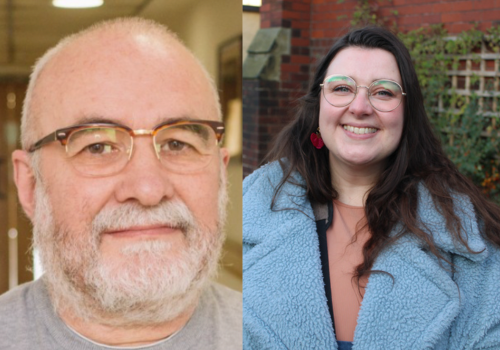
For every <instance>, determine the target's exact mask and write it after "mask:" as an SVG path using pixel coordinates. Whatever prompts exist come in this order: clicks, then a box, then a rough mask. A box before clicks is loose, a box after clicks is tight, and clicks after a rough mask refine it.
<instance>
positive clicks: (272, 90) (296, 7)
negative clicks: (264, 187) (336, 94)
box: [243, 0, 311, 176]
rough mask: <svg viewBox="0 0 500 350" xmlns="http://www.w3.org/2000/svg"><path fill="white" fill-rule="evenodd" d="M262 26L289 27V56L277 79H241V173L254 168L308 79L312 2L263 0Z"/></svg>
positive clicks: (284, 58)
mask: <svg viewBox="0 0 500 350" xmlns="http://www.w3.org/2000/svg"><path fill="white" fill-rule="evenodd" d="M260 14H261V28H271V27H282V28H290V29H291V31H292V33H291V34H292V35H291V39H290V40H291V50H290V55H283V56H282V58H281V65H280V81H265V80H259V79H255V80H254V79H244V80H243V125H244V127H243V175H244V176H246V175H248V174H249V173H251V172H252V171H253V170H254V169H256V168H257V167H258V166H259V165H260V164H261V162H262V160H263V159H264V157H265V155H266V154H267V152H268V150H269V146H270V144H271V142H272V140H273V138H274V136H276V134H277V133H278V132H279V131H280V130H281V128H282V127H283V125H285V124H286V123H287V122H288V121H289V120H290V117H291V110H292V107H293V105H294V104H295V101H296V99H297V98H299V97H300V96H303V95H304V93H305V92H306V90H307V85H308V82H309V70H310V63H311V58H310V57H311V56H310V46H311V34H310V30H309V28H310V26H311V22H310V17H311V4H310V2H308V1H297V0H283V1H275V0H263V1H262V6H261V8H260Z"/></svg>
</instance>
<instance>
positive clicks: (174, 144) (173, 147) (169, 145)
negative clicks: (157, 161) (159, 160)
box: [163, 140, 189, 152]
mask: <svg viewBox="0 0 500 350" xmlns="http://www.w3.org/2000/svg"><path fill="white" fill-rule="evenodd" d="M188 147H189V145H188V144H187V143H184V142H182V141H178V140H171V141H168V142H166V143H165V145H164V146H163V150H164V151H176V152H179V151H182V150H184V149H186V148H188Z"/></svg>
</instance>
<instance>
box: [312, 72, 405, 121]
mask: <svg viewBox="0 0 500 350" xmlns="http://www.w3.org/2000/svg"><path fill="white" fill-rule="evenodd" d="M320 86H321V87H322V88H323V96H325V100H326V101H327V102H328V103H329V104H331V105H332V106H335V107H345V106H347V105H349V104H350V103H351V102H352V101H353V100H354V98H355V97H356V95H357V93H358V88H366V89H368V100H369V101H370V104H371V105H372V107H373V108H375V109H376V110H378V111H380V112H390V111H393V110H395V109H396V108H397V107H398V106H399V105H400V104H401V101H402V99H403V96H406V93H404V92H403V88H402V87H401V85H399V84H398V83H396V82H395V81H393V80H388V79H380V80H375V81H374V82H373V83H371V84H370V86H364V85H357V84H356V82H355V81H354V79H353V78H351V77H348V76H347V75H338V74H334V75H330V76H328V77H326V78H325V80H324V81H323V84H320Z"/></svg>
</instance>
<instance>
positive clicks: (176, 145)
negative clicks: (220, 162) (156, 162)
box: [154, 123, 217, 173]
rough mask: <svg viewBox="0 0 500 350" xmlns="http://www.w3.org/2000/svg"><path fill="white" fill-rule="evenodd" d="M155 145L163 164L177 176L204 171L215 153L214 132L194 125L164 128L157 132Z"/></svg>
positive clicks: (202, 125)
mask: <svg viewBox="0 0 500 350" xmlns="http://www.w3.org/2000/svg"><path fill="white" fill-rule="evenodd" d="M154 143H155V148H156V152H157V154H158V157H159V158H160V161H161V162H162V164H164V166H166V167H167V168H169V169H170V170H171V171H175V172H177V173H191V172H193V171H197V170H200V169H202V168H204V167H205V166H206V165H207V164H208V163H209V162H210V159H211V158H212V156H213V155H214V153H215V150H216V149H217V137H216V135H215V132H214V131H213V129H212V128H211V127H209V126H207V125H204V124H197V123H185V124H184V123H183V124H177V125H171V126H166V127H164V128H162V129H160V130H158V132H157V133H156V135H155V139H154Z"/></svg>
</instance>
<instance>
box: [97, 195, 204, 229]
mask: <svg viewBox="0 0 500 350" xmlns="http://www.w3.org/2000/svg"><path fill="white" fill-rule="evenodd" d="M155 225H161V226H169V227H174V228H178V229H180V230H182V231H183V232H184V233H186V231H189V230H190V229H192V228H194V227H195V226H196V221H195V219H194V217H193V214H191V212H190V210H189V209H188V207H187V206H186V205H185V204H184V203H182V202H180V201H163V202H161V203H160V204H158V205H156V206H154V207H144V206H142V205H140V204H138V203H124V204H122V205H120V206H118V207H114V208H104V209H103V210H101V211H100V212H99V214H97V215H96V217H95V218H94V220H93V221H92V232H93V233H94V234H95V235H97V236H98V235H100V234H101V233H103V232H106V231H120V230H125V229H127V228H129V227H134V226H155Z"/></svg>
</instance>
